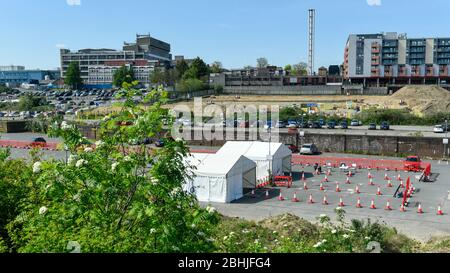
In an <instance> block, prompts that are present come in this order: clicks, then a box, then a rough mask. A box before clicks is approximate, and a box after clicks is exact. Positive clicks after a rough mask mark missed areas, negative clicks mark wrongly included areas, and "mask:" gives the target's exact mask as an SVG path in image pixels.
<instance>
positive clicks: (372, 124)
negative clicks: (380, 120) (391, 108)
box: [368, 123, 377, 130]
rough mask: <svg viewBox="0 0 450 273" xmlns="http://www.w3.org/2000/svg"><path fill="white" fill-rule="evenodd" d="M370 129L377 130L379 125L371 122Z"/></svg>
mask: <svg viewBox="0 0 450 273" xmlns="http://www.w3.org/2000/svg"><path fill="white" fill-rule="evenodd" d="M368 129H369V130H376V129H377V125H376V124H375V123H371V124H369V128H368Z"/></svg>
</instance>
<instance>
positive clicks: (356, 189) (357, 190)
mask: <svg viewBox="0 0 450 273" xmlns="http://www.w3.org/2000/svg"><path fill="white" fill-rule="evenodd" d="M355 192H356V193H357V194H360V193H361V191H360V190H359V186H358V185H356V188H355Z"/></svg>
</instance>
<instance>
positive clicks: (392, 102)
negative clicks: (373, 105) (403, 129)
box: [384, 85, 450, 115]
mask: <svg viewBox="0 0 450 273" xmlns="http://www.w3.org/2000/svg"><path fill="white" fill-rule="evenodd" d="M384 105H386V106H388V107H389V108H409V109H411V111H413V112H414V113H415V114H418V115H423V114H432V113H437V112H450V91H447V90H445V89H443V88H441V87H439V86H426V85H422V86H415V85H414V86H406V87H403V88H402V89H400V90H399V91H397V92H395V93H394V94H393V95H392V96H389V97H386V98H385V100H384Z"/></svg>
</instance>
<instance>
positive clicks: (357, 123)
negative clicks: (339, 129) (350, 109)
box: [350, 119, 361, 126]
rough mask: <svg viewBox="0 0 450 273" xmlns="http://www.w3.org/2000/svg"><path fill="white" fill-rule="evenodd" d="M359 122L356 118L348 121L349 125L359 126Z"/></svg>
mask: <svg viewBox="0 0 450 273" xmlns="http://www.w3.org/2000/svg"><path fill="white" fill-rule="evenodd" d="M360 125H361V122H360V121H359V120H357V119H354V120H352V122H350V126H360Z"/></svg>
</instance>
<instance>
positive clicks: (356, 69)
mask: <svg viewBox="0 0 450 273" xmlns="http://www.w3.org/2000/svg"><path fill="white" fill-rule="evenodd" d="M449 65H450V38H422V39H409V38H407V36H406V34H400V35H398V34H397V33H395V32H391V33H386V34H384V33H380V34H352V35H350V36H349V38H348V40H347V44H346V46H345V53H344V65H343V76H344V80H346V81H347V82H350V83H364V84H365V85H386V84H426V83H432V84H435V83H442V82H445V83H447V82H448V81H449V80H450V73H449V72H450V70H449Z"/></svg>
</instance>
